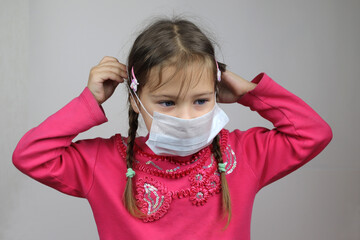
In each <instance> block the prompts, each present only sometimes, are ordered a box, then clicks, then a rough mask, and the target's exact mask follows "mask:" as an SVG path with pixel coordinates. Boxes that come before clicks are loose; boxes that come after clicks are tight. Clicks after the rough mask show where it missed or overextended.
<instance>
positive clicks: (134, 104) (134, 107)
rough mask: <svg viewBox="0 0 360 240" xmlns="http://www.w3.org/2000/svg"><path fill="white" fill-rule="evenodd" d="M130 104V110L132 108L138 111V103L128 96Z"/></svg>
mask: <svg viewBox="0 0 360 240" xmlns="http://www.w3.org/2000/svg"><path fill="white" fill-rule="evenodd" d="M130 104H131V108H132V110H134V112H136V113H139V108H138V106H139V105H138V103H136V102H135V100H134V98H133V97H130Z"/></svg>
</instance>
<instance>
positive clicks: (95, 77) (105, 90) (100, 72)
mask: <svg viewBox="0 0 360 240" xmlns="http://www.w3.org/2000/svg"><path fill="white" fill-rule="evenodd" d="M126 78H128V75H127V71H126V66H125V65H124V64H122V63H120V62H119V61H118V60H117V59H116V58H114V57H104V58H103V59H102V60H101V61H100V63H99V64H98V65H96V66H94V67H93V68H91V70H90V74H89V81H88V84H87V87H88V88H89V89H90V91H91V93H92V94H93V95H94V97H95V99H96V101H97V102H98V103H99V105H101V104H102V103H103V102H105V101H106V100H107V99H108V98H109V97H111V95H112V94H113V93H114V91H115V88H116V87H117V85H119V83H122V82H124V79H126Z"/></svg>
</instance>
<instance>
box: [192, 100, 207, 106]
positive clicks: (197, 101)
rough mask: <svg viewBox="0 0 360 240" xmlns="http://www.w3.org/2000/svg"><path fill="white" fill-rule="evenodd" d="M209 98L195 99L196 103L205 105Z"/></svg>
mask: <svg viewBox="0 0 360 240" xmlns="http://www.w3.org/2000/svg"><path fill="white" fill-rule="evenodd" d="M208 101H209V100H207V99H198V100H196V101H195V104H198V105H203V104H205V103H206V102H208Z"/></svg>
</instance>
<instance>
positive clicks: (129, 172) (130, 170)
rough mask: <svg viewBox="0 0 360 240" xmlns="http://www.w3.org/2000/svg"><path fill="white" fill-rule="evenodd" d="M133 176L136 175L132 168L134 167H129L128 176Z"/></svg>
mask: <svg viewBox="0 0 360 240" xmlns="http://www.w3.org/2000/svg"><path fill="white" fill-rule="evenodd" d="M133 176H135V172H134V170H132V168H128V169H127V172H126V177H128V178H132V177H133Z"/></svg>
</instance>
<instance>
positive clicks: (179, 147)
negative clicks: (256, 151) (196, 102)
mask: <svg viewBox="0 0 360 240" xmlns="http://www.w3.org/2000/svg"><path fill="white" fill-rule="evenodd" d="M134 94H135V96H136V98H137V99H138V101H139V102H140V104H141V106H142V107H143V109H144V110H145V112H146V113H147V114H148V115H149V116H150V117H151V118H152V123H151V129H150V134H149V138H148V140H147V141H146V145H147V146H148V147H149V148H150V149H151V150H152V151H153V152H154V153H155V154H157V155H161V156H182V157H184V156H189V155H192V154H194V153H196V152H198V151H200V150H201V149H203V148H204V147H207V146H208V145H210V144H211V143H212V141H213V139H214V138H215V136H216V135H217V134H218V133H219V132H220V131H221V129H223V128H224V127H225V125H226V124H227V123H228V122H229V118H228V116H227V115H226V113H225V112H224V111H223V110H222V109H221V108H220V107H219V106H218V104H217V103H215V106H214V108H213V109H212V110H211V111H210V112H208V113H206V114H204V115H202V116H200V117H197V118H193V119H182V118H177V117H173V116H169V115H166V114H162V113H158V112H154V116H151V115H150V114H149V113H148V111H147V110H146V109H145V107H144V105H143V104H142V102H141V101H140V99H139V97H138V96H137V94H136V93H135V92H134ZM131 96H132V93H131ZM135 103H136V101H135ZM139 112H140V111H139Z"/></svg>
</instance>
